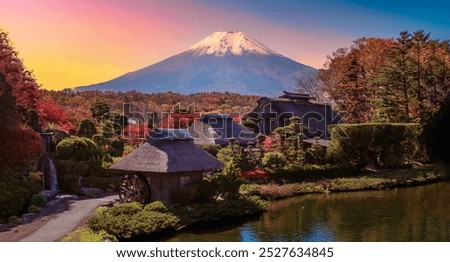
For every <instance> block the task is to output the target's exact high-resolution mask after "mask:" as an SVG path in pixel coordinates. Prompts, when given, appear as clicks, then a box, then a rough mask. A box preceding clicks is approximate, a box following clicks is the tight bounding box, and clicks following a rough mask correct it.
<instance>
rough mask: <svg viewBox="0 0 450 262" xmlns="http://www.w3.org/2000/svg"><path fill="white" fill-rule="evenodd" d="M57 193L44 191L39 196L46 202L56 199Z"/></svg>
mask: <svg viewBox="0 0 450 262" xmlns="http://www.w3.org/2000/svg"><path fill="white" fill-rule="evenodd" d="M57 193H58V192H57V191H51V190H44V191H42V192H41V193H40V194H41V195H43V196H44V197H45V198H46V199H47V201H48V200H50V199H53V198H55V197H56V194H57Z"/></svg>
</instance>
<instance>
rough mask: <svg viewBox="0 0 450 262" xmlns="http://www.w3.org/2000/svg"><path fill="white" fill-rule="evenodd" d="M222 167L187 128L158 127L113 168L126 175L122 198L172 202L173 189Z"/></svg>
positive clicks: (139, 200) (121, 193)
mask: <svg viewBox="0 0 450 262" xmlns="http://www.w3.org/2000/svg"><path fill="white" fill-rule="evenodd" d="M221 168H223V164H222V162H220V161H219V160H217V159H216V158H215V157H213V156H212V155H210V154H209V153H208V152H206V151H205V150H203V149H202V148H200V147H199V146H198V145H196V144H194V140H193V138H192V137H191V136H190V135H189V133H188V132H187V131H186V130H185V129H155V130H154V131H153V132H152V133H151V134H150V136H149V138H148V140H147V142H146V143H145V144H143V145H141V146H140V147H139V148H137V149H136V150H134V151H133V152H131V153H130V154H129V155H127V156H125V157H124V158H123V159H122V160H120V161H119V162H117V163H115V164H114V165H113V166H112V167H111V169H113V170H117V171H119V172H122V173H124V174H125V175H124V178H123V180H122V185H121V188H120V197H121V199H122V200H123V201H129V202H130V201H138V202H142V203H144V202H149V201H156V200H162V201H167V202H171V201H172V194H173V192H174V191H176V190H178V189H181V188H183V187H185V186H187V185H190V184H193V183H195V182H198V181H201V180H202V179H203V175H204V174H205V173H206V172H210V171H213V170H216V169H221Z"/></svg>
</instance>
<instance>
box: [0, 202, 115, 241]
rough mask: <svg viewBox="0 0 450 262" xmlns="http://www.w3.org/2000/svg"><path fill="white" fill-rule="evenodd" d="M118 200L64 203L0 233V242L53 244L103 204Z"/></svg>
mask: <svg viewBox="0 0 450 262" xmlns="http://www.w3.org/2000/svg"><path fill="white" fill-rule="evenodd" d="M116 199H118V196H117V195H112V196H107V197H102V198H93V199H83V200H68V201H63V202H61V203H60V204H58V205H57V206H55V207H50V208H47V209H46V210H44V211H43V212H42V213H41V214H40V215H39V216H38V217H37V218H35V219H34V220H33V221H31V222H30V223H27V224H23V225H19V226H17V227H14V228H11V229H10V230H9V231H5V232H1V233H0V241H7V242H17V241H22V242H53V241H57V240H59V239H61V238H62V237H63V236H65V235H66V234H68V233H70V232H71V231H72V230H74V229H76V228H77V227H78V226H79V225H80V224H81V223H82V222H83V221H85V219H86V218H87V217H88V216H90V214H91V213H92V212H93V210H95V208H97V207H98V206H100V205H102V204H103V203H107V202H110V201H113V200H116Z"/></svg>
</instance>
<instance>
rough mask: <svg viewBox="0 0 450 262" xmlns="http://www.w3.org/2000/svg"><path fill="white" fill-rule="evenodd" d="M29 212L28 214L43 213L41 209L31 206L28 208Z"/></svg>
mask: <svg viewBox="0 0 450 262" xmlns="http://www.w3.org/2000/svg"><path fill="white" fill-rule="evenodd" d="M27 211H28V213H37V212H39V211H41V208H40V207H37V206H35V205H31V206H29V207H28V209H27Z"/></svg>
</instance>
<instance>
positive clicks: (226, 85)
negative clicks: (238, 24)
mask: <svg viewBox="0 0 450 262" xmlns="http://www.w3.org/2000/svg"><path fill="white" fill-rule="evenodd" d="M315 72H316V69H314V68H312V67H308V66H305V65H303V64H300V63H298V62H296V61H294V60H292V59H289V58H287V57H284V56H282V55H280V54H278V53H276V52H275V51H273V50H271V49H269V48H268V47H266V46H264V45H263V44H261V43H259V42H258V41H256V40H254V39H252V38H250V37H248V36H246V35H244V34H243V33H241V32H216V33H213V34H211V35H210V36H208V37H206V38H205V39H203V40H202V41H200V42H199V43H197V44H195V45H193V46H192V47H191V48H189V49H188V50H187V51H185V52H183V53H180V54H178V55H174V56H172V57H169V58H167V59H165V60H163V61H161V62H159V63H156V64H154V65H151V66H148V67H145V68H143V69H140V70H137V71H134V72H130V73H127V74H125V75H123V76H120V77H117V78H115V79H112V80H110V81H107V82H104V83H99V84H94V85H90V86H84V87H78V90H103V91H106V90H111V91H129V90H137V91H140V92H145V93H156V92H167V91H172V92H177V93H183V94H190V93H197V92H214V91H218V92H225V91H228V92H237V93H241V94H259V95H270V96H274V95H279V94H281V93H282V91H283V90H292V89H294V88H296V84H297V82H298V79H299V78H300V77H302V75H303V74H305V73H307V74H310V73H315Z"/></svg>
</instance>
